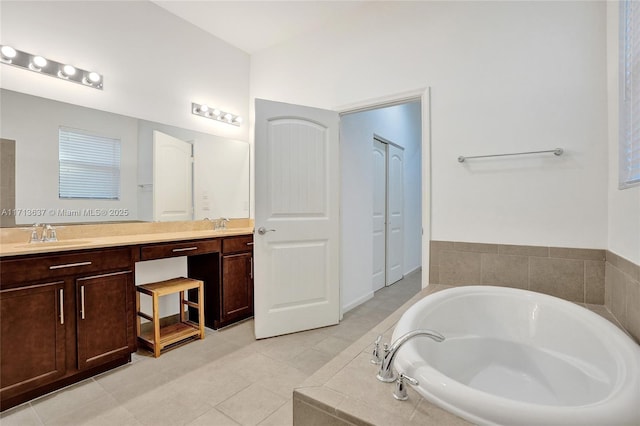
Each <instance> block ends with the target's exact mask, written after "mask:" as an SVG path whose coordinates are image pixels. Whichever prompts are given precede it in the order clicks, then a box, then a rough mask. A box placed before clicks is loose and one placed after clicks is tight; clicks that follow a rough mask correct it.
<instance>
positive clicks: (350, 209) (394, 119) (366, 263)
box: [340, 102, 422, 311]
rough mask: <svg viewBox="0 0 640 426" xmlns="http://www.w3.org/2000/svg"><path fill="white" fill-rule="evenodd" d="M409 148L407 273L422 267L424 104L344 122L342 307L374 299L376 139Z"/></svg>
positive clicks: (361, 114)
mask: <svg viewBox="0 0 640 426" xmlns="http://www.w3.org/2000/svg"><path fill="white" fill-rule="evenodd" d="M374 135H377V136H381V137H383V138H385V139H387V140H389V141H392V142H394V143H395V144H397V145H399V146H401V147H403V148H404V211H405V217H404V227H405V228H404V231H405V232H404V265H403V273H405V274H406V273H408V272H411V271H413V270H415V269H417V268H419V267H420V266H421V253H422V251H421V244H422V242H421V237H422V234H421V229H422V216H421V200H422V196H421V193H422V185H421V167H420V166H421V164H420V158H421V155H420V152H421V150H420V148H421V147H420V144H421V109H420V103H419V102H413V103H409V104H403V105H397V106H393V107H388V108H381V109H376V110H371V111H365V112H359V113H354V114H346V115H343V116H342V118H341V122H340V163H341V164H340V165H341V173H340V174H341V185H342V193H341V199H340V203H341V205H340V210H341V259H342V260H341V286H342V287H341V293H340V298H341V303H342V308H343V311H347V310H349V309H351V308H353V307H355V306H357V305H358V304H360V303H362V302H364V301H366V300H367V299H369V298H371V297H372V296H373V289H372V271H373V250H372V246H373V236H372V231H373V219H372V211H373V160H372V150H373V137H374Z"/></svg>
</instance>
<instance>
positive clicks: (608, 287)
mask: <svg viewBox="0 0 640 426" xmlns="http://www.w3.org/2000/svg"><path fill="white" fill-rule="evenodd" d="M606 257H607V260H606V263H605V268H606V270H605V306H606V307H607V308H608V309H609V310H610V311H611V313H613V315H614V316H615V317H616V318H617V319H618V321H619V322H620V324H622V326H623V327H624V328H625V329H626V330H627V332H628V333H629V334H630V335H631V336H633V338H635V340H636V342H640V265H636V264H635V263H633V262H630V261H629V260H627V259H625V258H623V257H620V256H618V255H617V254H615V253H612V252H610V251H607V253H606Z"/></svg>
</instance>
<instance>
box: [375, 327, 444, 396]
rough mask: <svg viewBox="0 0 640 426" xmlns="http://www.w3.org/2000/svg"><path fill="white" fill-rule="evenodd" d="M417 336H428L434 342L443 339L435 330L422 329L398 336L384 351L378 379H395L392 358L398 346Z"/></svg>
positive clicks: (384, 380) (388, 380)
mask: <svg viewBox="0 0 640 426" xmlns="http://www.w3.org/2000/svg"><path fill="white" fill-rule="evenodd" d="M419 336H425V337H429V338H431V339H433V340H435V341H436V342H442V341H443V340H444V336H443V335H442V334H440V333H438V332H437V331H432V330H424V329H423V330H413V331H410V332H408V333H405V334H403V335H402V336H400V337H398V338H397V339H396V341H395V342H393V343H392V344H391V347H390V348H389V349H388V350H386V351H385V353H384V357H383V358H382V363H381V364H380V370H379V371H378V375H377V376H376V377H377V378H378V380H380V381H382V382H387V383H390V382H393V381H395V380H396V379H397V375H396V373H395V371H393V360H394V359H396V354H397V353H398V350H400V348H401V347H402V346H403V345H404V344H405V343H407V342H408V341H409V340H411V339H413V338H414V337H419Z"/></svg>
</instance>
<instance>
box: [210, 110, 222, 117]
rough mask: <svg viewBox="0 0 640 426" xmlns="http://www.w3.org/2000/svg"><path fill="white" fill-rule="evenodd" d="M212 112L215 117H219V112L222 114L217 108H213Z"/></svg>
mask: <svg viewBox="0 0 640 426" xmlns="http://www.w3.org/2000/svg"><path fill="white" fill-rule="evenodd" d="M212 114H213V115H214V116H216V117H220V114H222V112H220V110H219V109H218V108H215V109H214V110H213V113H212Z"/></svg>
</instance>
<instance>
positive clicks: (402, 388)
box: [393, 373, 420, 401]
mask: <svg viewBox="0 0 640 426" xmlns="http://www.w3.org/2000/svg"><path fill="white" fill-rule="evenodd" d="M405 380H406V381H407V382H409V383H410V384H412V385H413V386H418V385H419V384H420V382H418V381H417V380H416V379H414V378H413V377H409V376H407V375H406V374H404V373H400V376H399V377H398V380H396V389H395V390H394V391H393V397H394V398H395V399H397V400H398V401H406V400H407V399H409V395H408V394H407V386H406V384H405V383H404V382H405Z"/></svg>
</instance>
